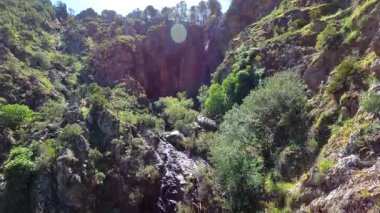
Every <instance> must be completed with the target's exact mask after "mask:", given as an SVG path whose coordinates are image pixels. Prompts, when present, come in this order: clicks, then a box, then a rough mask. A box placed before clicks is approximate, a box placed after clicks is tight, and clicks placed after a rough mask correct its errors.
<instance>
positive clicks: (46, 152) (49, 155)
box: [37, 140, 57, 167]
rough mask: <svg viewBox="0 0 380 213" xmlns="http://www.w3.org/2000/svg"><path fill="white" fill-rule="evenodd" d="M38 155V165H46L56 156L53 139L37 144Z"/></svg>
mask: <svg viewBox="0 0 380 213" xmlns="http://www.w3.org/2000/svg"><path fill="white" fill-rule="evenodd" d="M38 151H39V157H38V158H37V162H38V166H39V167H48V166H50V165H51V163H52V162H54V160H55V159H56V157H57V150H56V147H55V145H54V141H53V140H47V141H44V142H42V143H41V144H39V145H38Z"/></svg>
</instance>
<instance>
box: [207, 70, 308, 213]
mask: <svg viewBox="0 0 380 213" xmlns="http://www.w3.org/2000/svg"><path fill="white" fill-rule="evenodd" d="M306 103H307V97H306V94H305V92H304V85H303V83H302V81H301V79H300V78H299V76H298V75H297V74H296V73H294V72H289V71H287V72H282V73H279V74H276V75H274V76H273V77H270V78H269V79H268V80H267V81H266V82H265V83H264V84H263V86H260V87H259V88H258V89H256V90H254V91H253V92H251V94H250V95H249V96H247V97H246V98H245V99H244V101H243V104H242V105H241V106H240V107H234V108H232V110H230V111H229V112H228V113H227V114H226V115H225V116H224V121H223V123H222V124H221V127H220V135H218V136H217V138H216V140H215V141H218V143H213V146H212V147H211V156H212V158H211V161H212V163H213V165H214V166H215V169H216V174H217V176H218V179H219V181H220V184H221V186H222V187H223V189H224V190H225V191H226V192H227V194H228V200H229V204H230V205H231V208H232V210H233V211H248V210H249V209H252V208H256V205H257V204H258V200H259V199H260V195H261V194H262V193H263V188H262V183H263V179H264V178H263V177H265V175H266V172H268V171H269V170H271V169H273V167H274V158H275V157H276V156H278V154H279V153H280V152H281V151H282V150H283V149H284V148H285V147H286V146H287V145H289V144H290V143H294V142H293V141H296V142H300V141H303V140H305V137H306V135H305V131H304V129H305V126H306V123H305V121H306V120H307V119H306ZM264 165H265V167H264Z"/></svg>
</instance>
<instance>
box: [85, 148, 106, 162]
mask: <svg viewBox="0 0 380 213" xmlns="http://www.w3.org/2000/svg"><path fill="white" fill-rule="evenodd" d="M88 157H89V158H90V161H91V162H92V163H93V164H94V165H96V164H99V163H100V161H101V160H102V159H103V157H104V156H103V154H102V153H101V152H100V151H99V150H98V149H96V148H95V149H90V151H89V152H88Z"/></svg>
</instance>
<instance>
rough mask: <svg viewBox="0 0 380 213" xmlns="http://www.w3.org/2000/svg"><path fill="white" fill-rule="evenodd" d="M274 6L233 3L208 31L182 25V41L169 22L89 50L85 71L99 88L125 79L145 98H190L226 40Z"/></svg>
mask: <svg viewBox="0 0 380 213" xmlns="http://www.w3.org/2000/svg"><path fill="white" fill-rule="evenodd" d="M278 5H279V1H253V0H252V1H233V2H232V4H231V8H230V9H229V11H228V12H227V14H226V15H225V17H223V18H219V19H216V20H215V23H214V24H213V25H211V26H210V27H209V28H208V29H206V28H205V27H202V26H197V25H190V24H186V25H185V29H186V33H187V37H186V40H185V41H184V42H182V43H176V42H175V41H174V40H173V38H172V35H171V29H172V27H173V25H174V23H172V22H166V23H164V24H162V25H159V26H155V27H154V28H152V29H149V30H148V31H147V33H146V35H145V36H143V37H141V38H139V37H135V36H132V37H133V41H132V40H131V41H130V42H129V44H127V45H124V46H123V44H121V42H122V41H120V39H119V40H118V39H116V41H114V42H108V44H107V45H104V46H102V47H101V48H99V49H97V50H95V51H94V53H93V56H92V59H91V62H90V63H91V67H90V73H92V74H93V75H94V80H95V81H96V82H98V83H99V84H101V85H115V84H117V83H118V82H121V81H122V79H123V78H125V77H126V76H131V77H132V78H135V79H136V80H137V81H138V82H140V84H141V85H142V86H143V87H144V88H145V90H146V92H147V94H148V96H149V97H151V98H158V97H161V96H168V95H175V94H176V93H177V92H179V91H185V92H186V93H187V94H188V95H190V96H195V95H196V93H197V91H198V89H199V87H200V86H201V85H203V84H208V82H209V81H210V74H211V73H212V72H213V71H214V70H215V68H216V67H217V66H218V65H219V63H220V62H221V61H222V59H223V57H224V54H225V50H226V49H227V48H228V45H229V42H230V39H231V36H234V35H236V34H237V33H238V32H239V31H240V30H241V29H243V28H244V27H245V26H247V25H248V24H249V23H252V22H253V21H255V20H258V19H259V18H260V17H262V16H264V15H266V14H268V13H269V12H270V11H271V10H272V9H273V8H275V7H276V6H278ZM251 8H256V9H255V10H252V9H251ZM81 14H82V15H81V17H82V16H85V14H83V12H82V13H81ZM126 43H128V42H124V44H126ZM128 45H130V46H128Z"/></svg>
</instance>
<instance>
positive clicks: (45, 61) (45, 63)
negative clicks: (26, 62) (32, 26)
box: [31, 52, 51, 69]
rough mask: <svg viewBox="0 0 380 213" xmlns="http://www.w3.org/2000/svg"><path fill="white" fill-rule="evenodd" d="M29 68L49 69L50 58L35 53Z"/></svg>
mask: <svg viewBox="0 0 380 213" xmlns="http://www.w3.org/2000/svg"><path fill="white" fill-rule="evenodd" d="M31 62H32V63H31V66H32V67H35V68H39V67H41V68H45V69H46V68H49V67H50V65H51V62H50V58H49V57H48V56H47V53H43V52H37V53H36V54H35V55H34V56H33V58H32V61H31Z"/></svg>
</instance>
